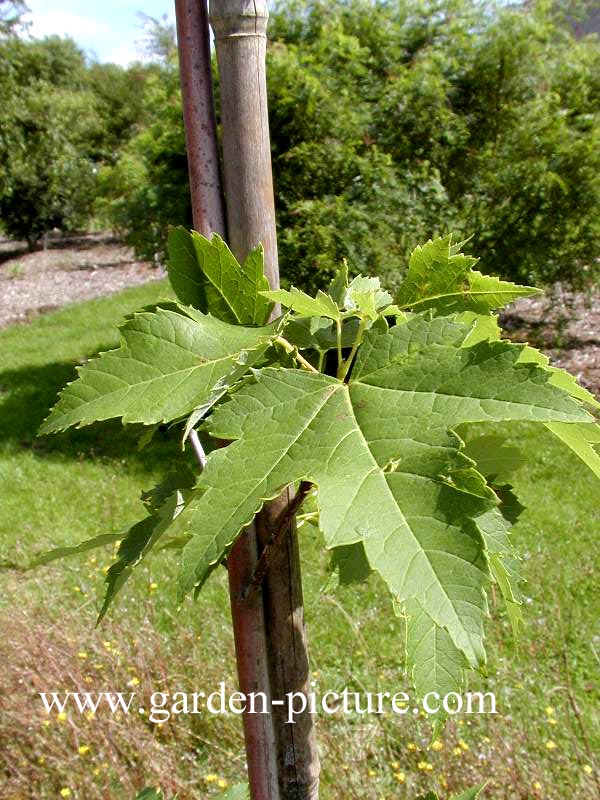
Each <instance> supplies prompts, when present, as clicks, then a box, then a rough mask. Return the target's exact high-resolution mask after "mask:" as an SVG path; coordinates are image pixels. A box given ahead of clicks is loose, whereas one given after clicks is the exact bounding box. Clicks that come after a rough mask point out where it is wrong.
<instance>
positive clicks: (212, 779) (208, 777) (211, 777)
mask: <svg viewBox="0 0 600 800" xmlns="http://www.w3.org/2000/svg"><path fill="white" fill-rule="evenodd" d="M218 780H219V776H218V775H215V774H214V772H209V773H208V775H205V776H204V783H215V782H216V781H218Z"/></svg>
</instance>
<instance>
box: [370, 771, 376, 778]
mask: <svg viewBox="0 0 600 800" xmlns="http://www.w3.org/2000/svg"><path fill="white" fill-rule="evenodd" d="M375 775H377V773H376V772H375V770H374V769H370V770H369V777H370V778H374V777H375Z"/></svg>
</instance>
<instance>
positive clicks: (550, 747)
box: [546, 739, 556, 750]
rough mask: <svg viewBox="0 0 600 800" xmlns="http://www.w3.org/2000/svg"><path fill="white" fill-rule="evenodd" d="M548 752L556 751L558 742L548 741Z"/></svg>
mask: <svg viewBox="0 0 600 800" xmlns="http://www.w3.org/2000/svg"><path fill="white" fill-rule="evenodd" d="M546 750H556V742H553V741H552V739H548V741H547V742H546Z"/></svg>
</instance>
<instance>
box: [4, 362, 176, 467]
mask: <svg viewBox="0 0 600 800" xmlns="http://www.w3.org/2000/svg"><path fill="white" fill-rule="evenodd" d="M75 377H76V371H75V365H74V364H72V363H70V364H69V363H65V362H56V363H51V364H45V365H43V366H32V367H23V368H21V369H16V370H4V371H3V372H0V448H2V447H5V448H7V449H12V450H13V451H23V450H30V451H32V452H33V453H35V455H37V456H39V457H41V458H57V459H69V458H71V459H80V458H85V457H89V458H92V459H99V460H123V459H127V461H130V462H135V465H136V467H138V468H141V469H144V468H145V467H147V469H148V471H150V470H151V469H153V468H155V467H156V463H157V461H158V460H159V459H160V461H161V462H163V463H165V466H166V467H168V466H170V464H169V463H168V462H172V461H175V460H176V459H181V449H180V436H181V433H180V431H179V430H169V429H167V427H166V426H164V428H163V427H161V428H160V429H159V430H158V431H156V433H155V434H154V437H153V439H152V442H151V443H150V444H149V445H148V446H147V447H146V448H144V450H141V451H140V450H138V446H137V444H138V440H139V437H140V436H141V434H142V432H143V431H145V430H147V429H146V428H145V427H144V426H142V425H126V426H123V425H122V424H121V422H120V421H119V420H109V421H107V422H98V423H95V424H94V425H90V426H86V427H84V428H81V429H71V430H68V431H66V432H64V433H60V434H53V435H51V436H37V432H38V430H39V427H40V425H41V424H42V422H43V421H44V419H45V418H46V417H47V416H48V413H49V411H50V409H51V408H52V406H53V405H54V403H55V402H56V399H57V396H58V393H59V392H60V390H61V389H62V388H63V387H64V386H65V385H66V384H67V383H68V382H69V381H72V380H74V379H75Z"/></svg>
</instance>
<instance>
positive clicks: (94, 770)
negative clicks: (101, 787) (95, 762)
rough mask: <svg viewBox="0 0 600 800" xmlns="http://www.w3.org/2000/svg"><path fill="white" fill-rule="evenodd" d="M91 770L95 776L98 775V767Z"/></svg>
mask: <svg viewBox="0 0 600 800" xmlns="http://www.w3.org/2000/svg"><path fill="white" fill-rule="evenodd" d="M92 772H93V773H94V775H95V776H96V777H98V775H100V767H94V769H93V770H92Z"/></svg>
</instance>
